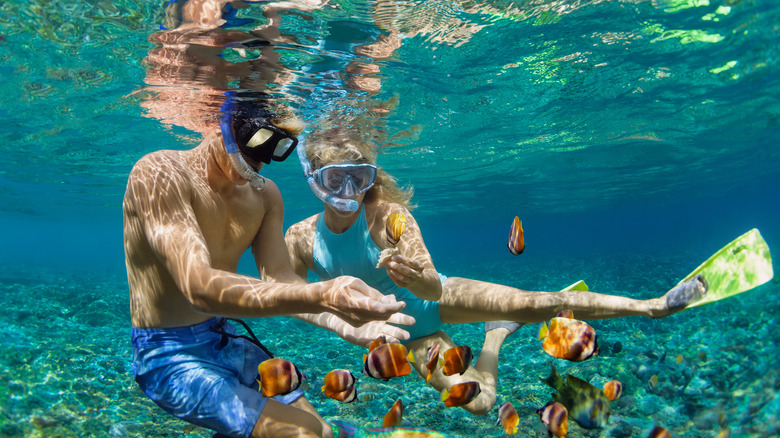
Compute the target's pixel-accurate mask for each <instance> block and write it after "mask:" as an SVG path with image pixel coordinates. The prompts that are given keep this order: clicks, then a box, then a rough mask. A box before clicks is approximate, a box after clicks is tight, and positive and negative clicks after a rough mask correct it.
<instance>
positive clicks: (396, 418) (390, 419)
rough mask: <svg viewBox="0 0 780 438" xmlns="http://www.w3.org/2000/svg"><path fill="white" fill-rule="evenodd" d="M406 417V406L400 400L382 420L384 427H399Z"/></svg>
mask: <svg viewBox="0 0 780 438" xmlns="http://www.w3.org/2000/svg"><path fill="white" fill-rule="evenodd" d="M403 415H404V404H403V402H402V401H401V399H400V398H399V399H398V400H396V402H395V403H393V407H391V408H390V410H389V411H387V414H385V418H384V419H382V427H397V426H400V425H401V417H403Z"/></svg>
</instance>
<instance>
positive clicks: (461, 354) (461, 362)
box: [441, 345, 472, 376]
mask: <svg viewBox="0 0 780 438" xmlns="http://www.w3.org/2000/svg"><path fill="white" fill-rule="evenodd" d="M471 357H472V354H471V347H469V346H467V345H461V346H459V347H452V348H450V349H449V350H447V351H445V352H444V360H443V361H442V365H441V371H442V374H444V375H445V376H452V375H454V374H460V375H463V373H465V372H466V370H467V369H468V368H469V365H471Z"/></svg>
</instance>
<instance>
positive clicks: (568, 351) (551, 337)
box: [539, 316, 599, 362]
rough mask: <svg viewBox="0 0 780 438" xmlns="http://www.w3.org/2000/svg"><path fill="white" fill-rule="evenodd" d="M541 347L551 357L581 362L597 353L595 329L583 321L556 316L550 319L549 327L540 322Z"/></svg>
mask: <svg viewBox="0 0 780 438" xmlns="http://www.w3.org/2000/svg"><path fill="white" fill-rule="evenodd" d="M539 339H544V340H543V341H542V348H544V351H546V352H547V354H549V355H550V356H552V357H557V358H559V359H566V360H570V361H572V362H581V361H583V360H586V359H589V358H590V357H591V356H593V355H595V354H598V352H599V346H598V342H597V341H596V330H594V329H593V327H591V326H590V325H588V324H587V323H585V322H583V321H578V320H576V319H571V318H564V317H560V316H556V317H555V318H553V319H551V320H550V327H549V329H548V328H547V323H542V327H541V328H540V329H539Z"/></svg>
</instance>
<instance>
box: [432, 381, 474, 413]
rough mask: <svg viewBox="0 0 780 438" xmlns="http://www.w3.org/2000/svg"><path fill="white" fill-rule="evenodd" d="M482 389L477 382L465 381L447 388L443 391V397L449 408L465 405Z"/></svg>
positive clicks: (445, 404)
mask: <svg viewBox="0 0 780 438" xmlns="http://www.w3.org/2000/svg"><path fill="white" fill-rule="evenodd" d="M480 392H482V389H481V388H480V387H479V383H477V382H463V383H458V384H457V385H452V387H450V389H449V390H447V389H446V388H445V389H444V391H442V392H441V399H442V401H443V402H444V406H447V407H448V408H450V407H453V406H463V405H465V404H467V403H469V402H470V401H472V400H474V399H475V398H476V397H477V396H478V395H479V393H480Z"/></svg>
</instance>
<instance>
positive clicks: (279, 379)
mask: <svg viewBox="0 0 780 438" xmlns="http://www.w3.org/2000/svg"><path fill="white" fill-rule="evenodd" d="M257 373H258V374H260V380H258V383H259V384H260V390H261V391H262V393H263V397H273V396H275V395H279V394H287V393H290V392H292V391H295V390H296V389H297V388H298V386H300V385H301V380H303V376H302V375H301V372H300V371H298V368H296V367H295V365H293V363H292V362H290V361H289V360H286V359H279V358H273V359H268V360H266V361H263V362H261V363H260V365H258V367H257Z"/></svg>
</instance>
